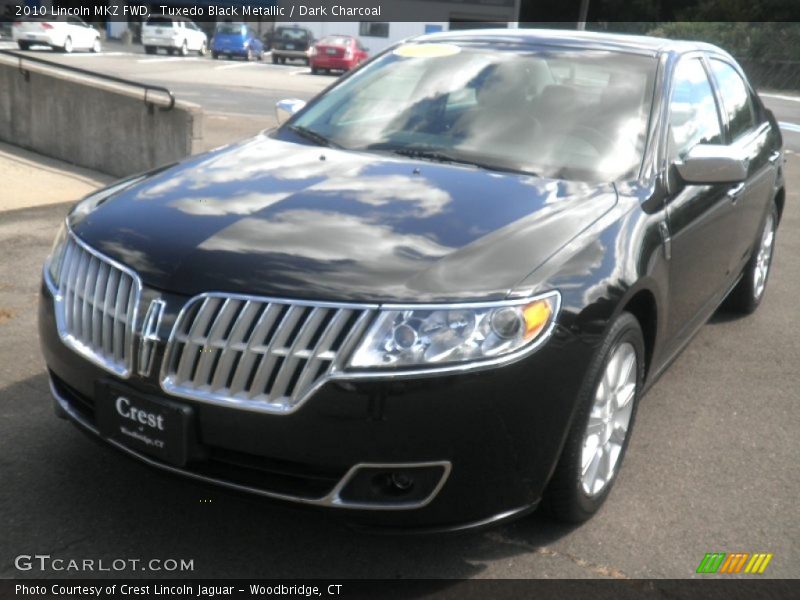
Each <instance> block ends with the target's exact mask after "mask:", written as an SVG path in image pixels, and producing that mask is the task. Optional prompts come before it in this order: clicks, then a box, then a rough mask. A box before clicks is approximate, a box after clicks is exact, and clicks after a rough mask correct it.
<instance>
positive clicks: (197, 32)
mask: <svg viewBox="0 0 800 600" xmlns="http://www.w3.org/2000/svg"><path fill="white" fill-rule="evenodd" d="M142 44H143V45H144V50H145V52H147V53H148V54H155V53H156V52H157V51H158V49H159V48H163V49H164V50H166V51H167V52H168V53H170V54H175V52H177V53H178V54H180V55H181V56H186V55H187V54H189V52H190V51H192V52H197V53H198V54H200V55H201V56H202V55H204V54H205V53H206V50H207V49H208V37H207V36H206V34H205V33H204V32H203V31H202V30H201V29H200V28H199V27H198V26H197V25H195V24H194V23H193V22H192V21H190V20H189V19H185V18H183V17H169V16H162V15H154V16H152V17H150V18H149V19H147V22H146V23H145V24H144V25H143V26H142Z"/></svg>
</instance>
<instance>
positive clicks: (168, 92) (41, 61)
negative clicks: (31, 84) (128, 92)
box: [0, 50, 175, 112]
mask: <svg viewBox="0 0 800 600" xmlns="http://www.w3.org/2000/svg"><path fill="white" fill-rule="evenodd" d="M0 54H3V55H6V56H11V57H13V58H16V59H18V61H19V62H18V68H19V72H20V73H22V74H23V76H24V77H25V78H26V79H27V78H29V77H30V72H29V71H28V70H27V69H25V68H24V67H23V66H22V62H23V61H29V62H33V63H38V64H42V65H46V66H47V67H51V68H55V69H60V70H62V71H69V72H71V73H78V74H80V75H85V76H88V77H94V78H95V79H102V80H104V81H111V82H113V83H119V84H122V85H128V86H131V87H136V88H141V89H143V90H144V97H143V98H142V100H143V101H144V103H145V104H146V105H147V107H148V109H150V110H153V107H156V106H157V107H158V109H159V110H161V111H164V112H166V111H170V110H172V109H173V108H174V107H175V95H174V94H173V93H172V91H171V90H169V89H168V88H165V87H164V86H160V85H151V84H149V83H141V82H139V81H132V80H130V79H123V78H122V77H115V76H114V75H106V74H104V73H97V72H96V71H90V70H88V69H81V68H80V67H73V66H71V65H65V64H62V63H59V62H54V61H52V60H46V59H44V58H39V57H36V56H29V55H27V54H20V53H19V52H15V51H13V50H0ZM149 91H153V92H158V93H161V94H164V95H165V96H166V97H167V98H168V99H169V101H168V103H167V105H166V106H161V105H158V104H156V103H155V102H153V101H151V100H150V99H149V98H148V92H149Z"/></svg>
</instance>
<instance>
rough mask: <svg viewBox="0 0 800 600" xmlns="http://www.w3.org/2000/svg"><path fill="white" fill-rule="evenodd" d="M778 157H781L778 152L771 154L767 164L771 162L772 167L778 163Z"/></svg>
mask: <svg viewBox="0 0 800 600" xmlns="http://www.w3.org/2000/svg"><path fill="white" fill-rule="evenodd" d="M780 157H781V153H780V152H777V151H776V152H773V153H772V154H770V155H769V162H771V163H772V164H773V165H774V164H775V163H776V162H778V159H779V158H780Z"/></svg>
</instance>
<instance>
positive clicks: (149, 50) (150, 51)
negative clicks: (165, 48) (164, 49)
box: [144, 46, 158, 54]
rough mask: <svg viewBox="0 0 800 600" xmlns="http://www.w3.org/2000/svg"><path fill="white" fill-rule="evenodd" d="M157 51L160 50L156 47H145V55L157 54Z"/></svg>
mask: <svg viewBox="0 0 800 600" xmlns="http://www.w3.org/2000/svg"><path fill="white" fill-rule="evenodd" d="M157 50H158V48H156V47H155V46H145V47H144V52H145V54H155V53H156V51H157Z"/></svg>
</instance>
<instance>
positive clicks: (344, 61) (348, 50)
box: [311, 35, 367, 73]
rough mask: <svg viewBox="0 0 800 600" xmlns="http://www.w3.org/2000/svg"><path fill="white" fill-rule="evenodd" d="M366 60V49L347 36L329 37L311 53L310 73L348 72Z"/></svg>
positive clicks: (322, 40) (357, 41) (317, 44)
mask: <svg viewBox="0 0 800 600" xmlns="http://www.w3.org/2000/svg"><path fill="white" fill-rule="evenodd" d="M365 60H367V49H366V48H365V47H364V46H362V45H361V42H360V41H359V40H358V39H357V38H354V37H352V36H349V35H329V36H326V37H324V38H322V39H321V40H320V41H318V42H317V43H316V44H315V45H314V48H313V49H312V51H311V72H312V73H320V72H323V73H324V72H327V71H349V70H350V69H354V68H356V67H357V66H358V65H360V64H361V63H362V62H364V61H365Z"/></svg>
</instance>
